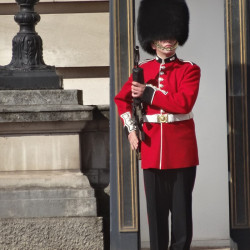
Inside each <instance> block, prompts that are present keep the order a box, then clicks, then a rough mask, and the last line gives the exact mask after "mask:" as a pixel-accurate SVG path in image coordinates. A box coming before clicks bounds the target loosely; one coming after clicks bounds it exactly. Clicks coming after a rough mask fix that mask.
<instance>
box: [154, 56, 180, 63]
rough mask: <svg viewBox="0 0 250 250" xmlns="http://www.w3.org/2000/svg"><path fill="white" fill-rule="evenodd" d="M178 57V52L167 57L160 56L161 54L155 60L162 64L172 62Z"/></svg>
mask: <svg viewBox="0 0 250 250" xmlns="http://www.w3.org/2000/svg"><path fill="white" fill-rule="evenodd" d="M176 58H177V56H176V54H174V55H172V56H170V57H168V58H165V59H162V58H160V57H159V56H156V57H155V60H156V61H157V62H158V63H161V64H165V63H169V62H172V61H174V60H175V59H176Z"/></svg>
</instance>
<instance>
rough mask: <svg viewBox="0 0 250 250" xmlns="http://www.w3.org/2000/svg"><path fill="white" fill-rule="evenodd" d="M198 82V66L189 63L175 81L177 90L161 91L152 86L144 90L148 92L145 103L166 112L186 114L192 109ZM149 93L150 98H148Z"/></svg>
mask: <svg viewBox="0 0 250 250" xmlns="http://www.w3.org/2000/svg"><path fill="white" fill-rule="evenodd" d="M199 82H200V68H199V67H198V66H197V65H190V66H189V67H187V69H186V70H185V72H184V73H183V76H182V78H181V79H180V80H179V82H177V86H178V88H177V92H170V91H169V92H165V91H161V90H159V89H157V88H155V87H153V86H150V85H148V86H147V87H146V89H147V88H150V89H148V90H146V93H148V96H147V98H146V99H147V100H146V103H148V102H150V103H148V104H151V105H152V106H155V107H158V108H160V109H163V110H164V111H166V112H167V113H177V114H178V113H179V114H187V113H189V112H191V111H192V108H193V106H194V103H195V101H196V98H197V95H198V90H199ZM149 95H150V98H149Z"/></svg>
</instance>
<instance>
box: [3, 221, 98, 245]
mask: <svg viewBox="0 0 250 250" xmlns="http://www.w3.org/2000/svg"><path fill="white" fill-rule="evenodd" d="M0 249H2V250H23V249H25V250H41V249H44V250H45V249H46V250H56V249H60V250H75V249H84V250H102V249H103V234H102V219H101V218H98V217H68V218H31V219H0Z"/></svg>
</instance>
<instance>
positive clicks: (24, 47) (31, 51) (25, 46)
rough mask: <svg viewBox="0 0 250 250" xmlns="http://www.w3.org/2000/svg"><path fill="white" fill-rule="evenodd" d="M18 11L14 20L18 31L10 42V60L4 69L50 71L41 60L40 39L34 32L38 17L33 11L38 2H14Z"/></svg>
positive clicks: (23, 0)
mask: <svg viewBox="0 0 250 250" xmlns="http://www.w3.org/2000/svg"><path fill="white" fill-rule="evenodd" d="M15 1H16V2H17V4H18V5H19V6H20V11H19V12H18V13H17V14H16V15H15V17H14V19H15V21H16V23H17V24H18V25H19V26H20V31H19V32H18V33H17V35H16V36H15V37H14V38H13V40H12V60H11V62H10V64H9V65H6V66H5V67H4V68H5V69H9V70H19V71H29V70H36V69H39V70H43V69H51V68H53V67H51V66H48V65H46V64H45V63H44V60H43V45H42V39H41V37H40V36H39V35H38V34H37V32H36V31H35V25H36V24H37V23H38V22H39V21H40V15H39V14H38V13H37V12H35V11H34V5H35V4H37V3H38V2H39V0H15Z"/></svg>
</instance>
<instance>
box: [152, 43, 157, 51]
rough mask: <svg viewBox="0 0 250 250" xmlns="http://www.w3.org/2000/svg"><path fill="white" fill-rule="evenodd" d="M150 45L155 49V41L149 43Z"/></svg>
mask: <svg viewBox="0 0 250 250" xmlns="http://www.w3.org/2000/svg"><path fill="white" fill-rule="evenodd" d="M151 47H152V49H153V50H156V46H155V43H154V42H153V43H151Z"/></svg>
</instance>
